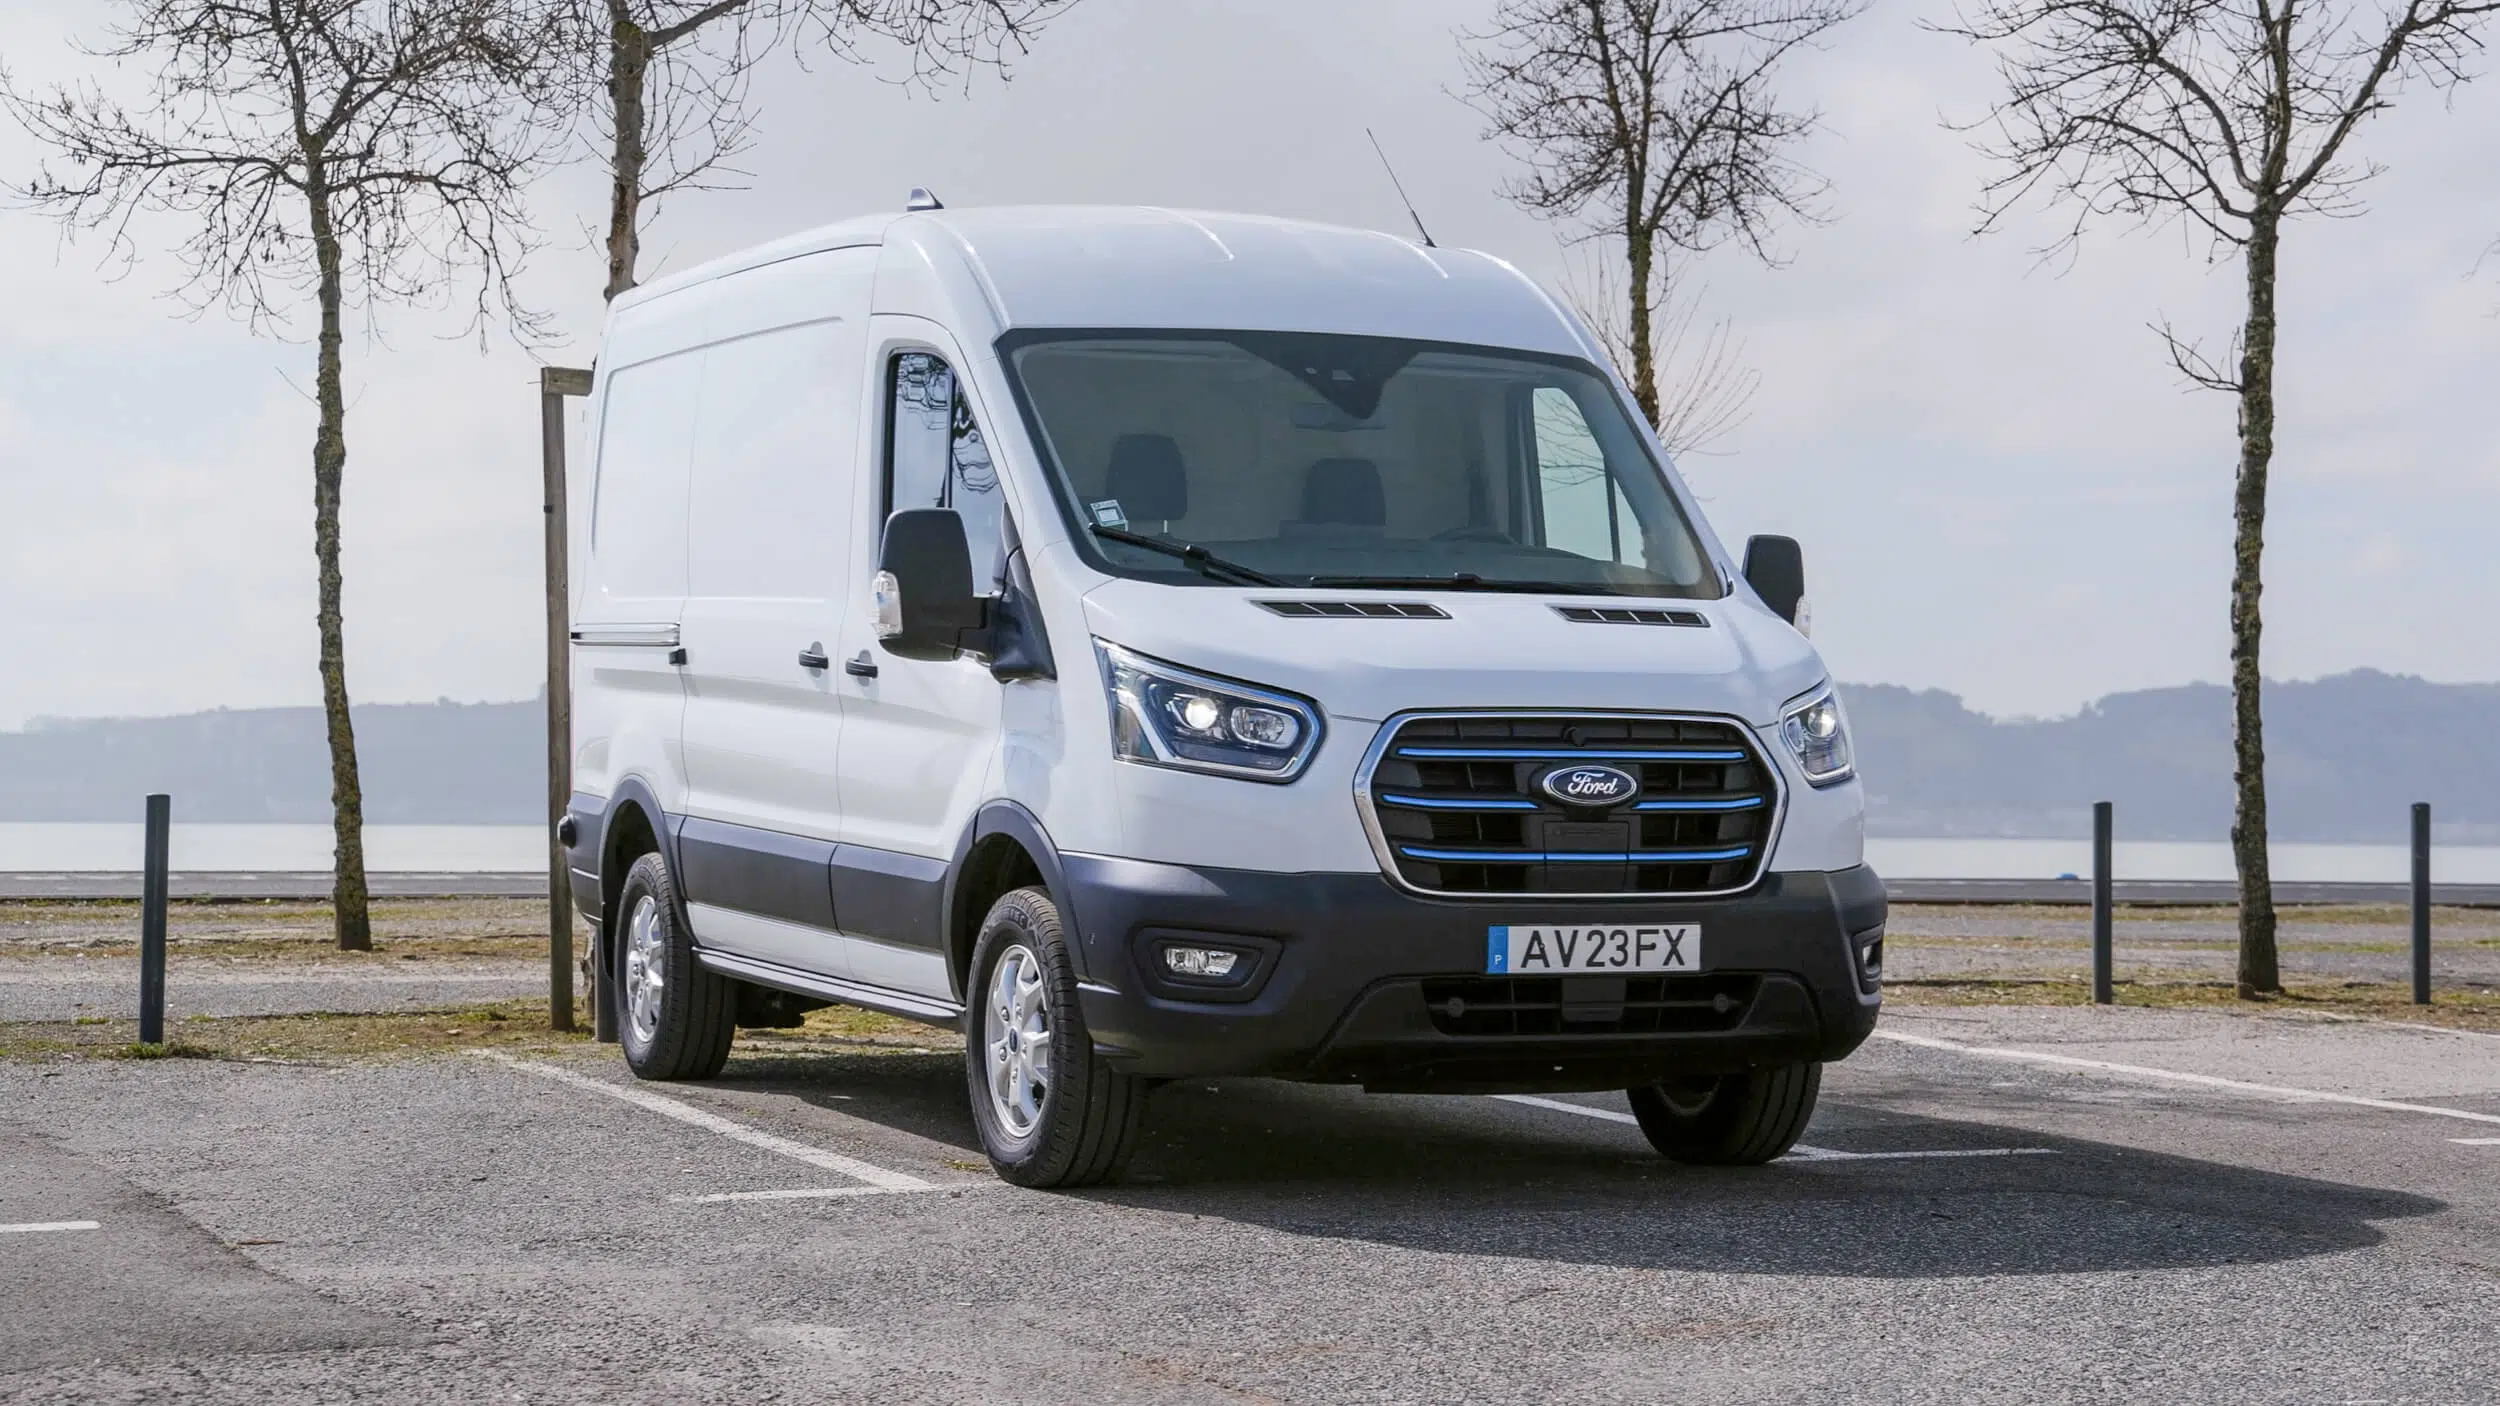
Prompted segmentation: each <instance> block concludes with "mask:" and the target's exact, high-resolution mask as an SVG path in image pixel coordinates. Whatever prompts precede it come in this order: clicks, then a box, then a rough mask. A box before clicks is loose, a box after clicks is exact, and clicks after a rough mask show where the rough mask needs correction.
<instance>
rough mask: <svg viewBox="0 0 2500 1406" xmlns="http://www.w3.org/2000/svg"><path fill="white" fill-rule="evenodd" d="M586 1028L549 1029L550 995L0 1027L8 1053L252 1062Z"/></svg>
mask: <svg viewBox="0 0 2500 1406" xmlns="http://www.w3.org/2000/svg"><path fill="white" fill-rule="evenodd" d="M575 1019H576V1021H577V1023H578V1024H579V1025H580V1026H581V1030H580V1031H578V1032H576V1033H573V1034H562V1033H559V1032H557V1031H554V1030H551V1029H549V1028H548V1026H547V1005H546V1003H545V1002H544V1001H503V1002H495V1003H492V1004H485V1005H475V1006H456V1007H450V1008H446V1009H440V1010H426V1011H386V1012H376V1013H371V1014H364V1013H341V1012H323V1013H317V1014H308V1015H253V1016H193V1017H190V1018H189V1019H186V1020H182V1021H178V1022H175V1027H176V1028H175V1030H173V1031H169V1032H168V1034H169V1035H170V1036H171V1038H169V1039H168V1040H167V1041H166V1042H165V1043H164V1044H162V1045H142V1044H139V1043H138V1042H137V1032H138V1022H137V1021H135V1020H107V1021H100V1022H99V1021H95V1020H94V1019H93V1018H92V1017H88V1018H86V1019H82V1020H75V1021H70V1020H57V1021H11V1022H8V1023H5V1024H0V1059H13V1060H26V1059H35V1060H41V1059H62V1058H72V1059H77V1058H84V1059H166V1058H180V1059H245V1060H283V1061H306V1062H315V1063H319V1062H329V1061H346V1060H359V1059H396V1058H406V1057H410V1056H415V1055H428V1054H438V1053H441V1052H443V1051H446V1050H472V1049H512V1048H554V1047H561V1046H569V1045H575V1044H581V1043H585V1042H587V1041H588V1039H589V1038H590V1037H589V1034H588V1031H589V1027H590V1012H589V1009H588V1007H587V1006H583V1007H579V1008H577V1011H576V1016H575Z"/></svg>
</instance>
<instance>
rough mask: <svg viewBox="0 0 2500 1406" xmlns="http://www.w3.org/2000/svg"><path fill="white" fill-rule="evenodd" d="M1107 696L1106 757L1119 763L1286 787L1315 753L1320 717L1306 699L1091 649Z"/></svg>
mask: <svg viewBox="0 0 2500 1406" xmlns="http://www.w3.org/2000/svg"><path fill="white" fill-rule="evenodd" d="M1094 654H1095V656H1096V657H1097V658H1099V659H1100V660H1101V661H1102V679H1103V685H1104V686H1105V687H1107V688H1109V689H1110V690H1111V750H1112V752H1113V753H1114V754H1115V755H1117V756H1118V757H1119V758H1120V759H1121V760H1123V761H1131V762H1142V763H1144V764H1146V765H1147V766H1168V767H1176V768H1178V769H1180V770H1182V771H1203V772H1211V773H1214V774H1216V775H1219V776H1239V777H1243V778H1246V779H1248V780H1252V781H1291V780H1293V779H1294V778H1295V777H1297V776H1299V775H1301V774H1302V768H1303V765H1304V764H1305V763H1307V762H1309V761H1310V759H1311V753H1312V752H1313V751H1314V750H1316V749H1317V748H1318V747H1319V735H1320V721H1319V709H1318V708H1316V707H1313V706H1312V705H1311V703H1310V702H1309V701H1308V700H1306V699H1301V698H1296V697H1294V696H1293V695H1292V694H1289V693H1274V692H1271V691H1269V690H1267V689H1264V688H1259V687H1257V686H1255V685H1252V684H1246V683H1240V682H1237V681H1235V680H1232V679H1219V678H1211V677H1209V676H1208V675H1205V674H1200V673H1193V672H1191V671H1190V670H1188V669H1184V668H1181V667H1179V666H1178V665H1174V664H1166V663H1164V662H1163V661H1162V660H1160V659H1149V658H1147V657H1146V656H1144V655H1142V654H1134V653H1131V652H1130V651H1128V650H1125V649H1122V648H1121V647H1120V646H1118V645H1116V644H1111V643H1108V642H1107V641H1104V640H1096V641H1094Z"/></svg>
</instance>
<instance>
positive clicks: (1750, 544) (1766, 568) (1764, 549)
mask: <svg viewBox="0 0 2500 1406" xmlns="http://www.w3.org/2000/svg"><path fill="white" fill-rule="evenodd" d="M1745 584H1746V585H1748V586H1751V587H1753V593H1754V594H1755V595H1757V596H1760V597H1762V603H1763V604H1764V605H1767V606H1769V607H1771V609H1773V610H1775V611H1777V612H1779V617H1780V618H1781V619H1782V620H1785V621H1787V622H1788V623H1789V624H1791V625H1794V624H1796V623H1797V607H1798V606H1799V604H1800V603H1802V602H1803V601H1804V600H1805V598H1806V554H1805V550H1804V549H1803V548H1801V547H1799V546H1798V545H1797V539H1796V538H1794V537H1749V538H1747V539H1745Z"/></svg>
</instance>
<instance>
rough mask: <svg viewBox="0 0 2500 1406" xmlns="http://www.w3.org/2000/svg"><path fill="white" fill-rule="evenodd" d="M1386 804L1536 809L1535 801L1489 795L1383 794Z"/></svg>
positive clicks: (1411, 807) (1415, 807)
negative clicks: (1459, 796)
mask: <svg viewBox="0 0 2500 1406" xmlns="http://www.w3.org/2000/svg"><path fill="white" fill-rule="evenodd" d="M1380 803H1381V804H1382V805H1384V806H1404V807H1406V808H1407V809H1408V810H1535V809H1537V808H1538V807H1537V803H1536V802H1534V801H1520V800H1506V799H1503V798H1502V797H1499V796H1487V797H1485V798H1483V799H1482V800H1466V799H1441V798H1436V797H1432V796H1382V797H1381V798H1380Z"/></svg>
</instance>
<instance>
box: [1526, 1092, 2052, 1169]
mask: <svg viewBox="0 0 2500 1406" xmlns="http://www.w3.org/2000/svg"><path fill="white" fill-rule="evenodd" d="M1493 1097H1495V1098H1498V1099H1500V1100H1502V1101H1503V1102H1504V1103H1524V1104H1526V1105H1527V1106H1528V1107H1530V1108H1547V1109H1551V1110H1553V1111H1554V1112H1556V1113H1577V1114H1579V1115H1580V1116H1581V1117H1583V1118H1603V1119H1605V1120H1606V1121H1607V1122H1609V1123H1632V1124H1638V1123H1639V1122H1640V1121H1641V1120H1640V1119H1638V1118H1635V1117H1633V1116H1632V1115H1631V1114H1629V1113H1617V1112H1615V1111H1614V1110H1613V1109H1611V1108H1591V1107H1589V1106H1588V1105H1587V1104H1585V1103H1565V1102H1563V1101H1562V1100H1561V1099H1558V1098H1538V1097H1537V1096H1536V1095H1534V1094H1495V1095H1493ZM2056 1152H2057V1149H2056V1148H2053V1147H1957V1148H1947V1149H1939V1150H1937V1151H1933V1152H1843V1151H1841V1150H1840V1149H1838V1148H1836V1147H1809V1146H1807V1145H1806V1144H1805V1143H1802V1142H1801V1143H1798V1144H1796V1145H1795V1146H1793V1147H1791V1148H1789V1149H1788V1152H1787V1155H1785V1156H1783V1157H1781V1158H1780V1159H1779V1160H1780V1161H1783V1162H1912V1161H1921V1160H1924V1159H1927V1158H1931V1157H2049V1156H2054V1155H2055V1154H2056Z"/></svg>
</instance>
